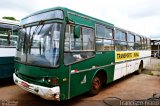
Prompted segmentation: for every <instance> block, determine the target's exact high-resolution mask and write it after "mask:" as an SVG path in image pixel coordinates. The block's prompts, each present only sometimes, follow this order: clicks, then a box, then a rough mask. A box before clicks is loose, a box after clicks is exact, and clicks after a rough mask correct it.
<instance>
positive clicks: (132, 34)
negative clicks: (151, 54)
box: [127, 32, 135, 51]
mask: <svg viewBox="0 0 160 106" xmlns="http://www.w3.org/2000/svg"><path fill="white" fill-rule="evenodd" d="M129 35H131V36H133V41H128V36H129ZM129 43H133V50H129V49H128V47H129ZM127 50H128V51H134V50H135V34H134V33H131V32H128V33H127Z"/></svg>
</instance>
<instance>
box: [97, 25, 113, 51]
mask: <svg viewBox="0 0 160 106" xmlns="http://www.w3.org/2000/svg"><path fill="white" fill-rule="evenodd" d="M98 25H99V26H103V27H105V35H106V29H110V30H111V31H112V38H107V37H106V36H105V37H100V36H97V26H98ZM97 39H100V40H102V39H104V40H109V41H111V44H110V49H109V50H108V49H107V50H105V49H104V48H105V45H103V46H102V47H103V49H100V50H98V49H97V45H96V40H97ZM95 49H96V51H114V50H115V44H114V28H111V27H109V26H107V25H103V24H101V23H96V24H95Z"/></svg>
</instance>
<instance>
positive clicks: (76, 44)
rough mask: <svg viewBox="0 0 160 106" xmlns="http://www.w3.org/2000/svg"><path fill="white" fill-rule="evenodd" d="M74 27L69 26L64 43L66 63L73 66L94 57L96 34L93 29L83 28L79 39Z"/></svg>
mask: <svg viewBox="0 0 160 106" xmlns="http://www.w3.org/2000/svg"><path fill="white" fill-rule="evenodd" d="M73 34H74V26H73V25H67V26H66V32H65V42H64V63H65V64H71V63H75V62H77V61H82V60H84V59H87V58H90V57H92V56H93V55H94V53H93V51H94V33H93V30H92V29H91V28H86V27H81V35H80V37H79V38H75V37H74V35H73Z"/></svg>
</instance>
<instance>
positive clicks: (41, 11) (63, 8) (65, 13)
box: [22, 7, 114, 27]
mask: <svg viewBox="0 0 160 106" xmlns="http://www.w3.org/2000/svg"><path fill="white" fill-rule="evenodd" d="M52 10H62V11H64V16H65V17H68V15H67V13H74V14H78V15H81V16H84V17H86V18H89V19H90V20H94V21H95V22H98V23H101V24H107V25H109V26H112V27H113V26H114V25H113V24H111V23H108V22H105V21H102V20H99V19H97V18H94V17H91V16H88V15H85V14H82V13H80V12H77V11H74V10H71V9H68V8H65V7H54V8H48V9H44V10H40V11H37V12H35V13H32V14H30V15H28V16H27V17H25V18H23V19H26V18H28V17H31V16H34V15H37V14H40V13H44V12H49V11H52ZM23 19H22V20H23Z"/></svg>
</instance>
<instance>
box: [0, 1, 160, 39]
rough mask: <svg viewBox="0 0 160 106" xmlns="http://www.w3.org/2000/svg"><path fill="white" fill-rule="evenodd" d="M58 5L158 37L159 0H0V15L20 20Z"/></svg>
mask: <svg viewBox="0 0 160 106" xmlns="http://www.w3.org/2000/svg"><path fill="white" fill-rule="evenodd" d="M57 6H62V7H67V8H69V9H72V10H75V11H78V12H81V13H83V14H86V15H89V16H92V17H95V18H98V19H101V20H103V21H106V22H109V23H112V24H114V25H115V26H117V27H120V28H123V29H126V30H129V31H132V32H135V33H137V34H140V35H144V36H146V37H150V38H160V3H159V0H0V18H1V17H3V16H13V17H15V18H16V19H17V20H20V19H22V18H24V17H25V16H27V15H29V14H31V13H34V12H36V11H39V10H43V9H47V8H51V7H57Z"/></svg>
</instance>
